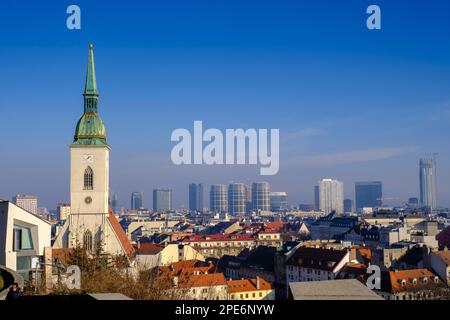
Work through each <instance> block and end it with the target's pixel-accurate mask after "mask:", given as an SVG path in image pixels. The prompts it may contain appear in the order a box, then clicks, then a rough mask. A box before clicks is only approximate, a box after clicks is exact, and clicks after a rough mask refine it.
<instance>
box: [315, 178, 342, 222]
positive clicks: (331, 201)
mask: <svg viewBox="0 0 450 320" xmlns="http://www.w3.org/2000/svg"><path fill="white" fill-rule="evenodd" d="M319 203H320V210H321V211H324V212H325V213H330V212H331V211H336V213H339V214H342V213H344V183H343V182H341V181H338V180H333V179H323V180H321V181H320V182H319Z"/></svg>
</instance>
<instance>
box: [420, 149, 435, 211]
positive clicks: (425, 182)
mask: <svg viewBox="0 0 450 320" xmlns="http://www.w3.org/2000/svg"><path fill="white" fill-rule="evenodd" d="M436 178H437V177H436V160H435V159H432V158H427V159H420V162H419V181H420V205H421V206H422V207H425V208H428V209H429V210H431V211H432V210H434V209H436V207H437V203H436V189H437V181H436Z"/></svg>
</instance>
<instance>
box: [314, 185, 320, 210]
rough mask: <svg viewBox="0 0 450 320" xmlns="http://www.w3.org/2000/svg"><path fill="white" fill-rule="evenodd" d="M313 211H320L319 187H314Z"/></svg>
mask: <svg viewBox="0 0 450 320" xmlns="http://www.w3.org/2000/svg"><path fill="white" fill-rule="evenodd" d="M314 207H315V208H314V209H315V210H317V211H319V210H320V189H319V186H314Z"/></svg>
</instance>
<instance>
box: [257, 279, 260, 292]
mask: <svg viewBox="0 0 450 320" xmlns="http://www.w3.org/2000/svg"><path fill="white" fill-rule="evenodd" d="M259 281H260V280H259V277H258V276H256V290H259V287H260V283H259Z"/></svg>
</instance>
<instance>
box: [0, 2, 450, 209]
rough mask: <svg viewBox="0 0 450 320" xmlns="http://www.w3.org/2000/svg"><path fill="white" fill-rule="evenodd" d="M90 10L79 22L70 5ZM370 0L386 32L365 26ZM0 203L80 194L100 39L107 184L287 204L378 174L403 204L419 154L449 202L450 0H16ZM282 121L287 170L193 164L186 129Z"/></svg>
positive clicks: (2, 20) (0, 80)
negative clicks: (222, 190)
mask: <svg viewBox="0 0 450 320" xmlns="http://www.w3.org/2000/svg"><path fill="white" fill-rule="evenodd" d="M70 4H77V5H79V6H80V8H81V17H82V21H81V27H82V29H81V30H75V31H70V30H68V29H67V28H66V21H65V20H66V17H67V14H66V8H67V6H69V5H70ZM370 4H377V5H379V6H380V7H381V11H382V30H380V31H369V30H368V29H367V28H366V18H367V14H366V13H365V11H366V8H367V6H368V5H370ZM0 6H1V7H3V8H0V39H1V41H0V70H1V72H0V75H1V76H0V88H1V91H0V92H1V94H0V111H1V114H2V121H1V124H2V125H1V127H0V133H1V138H0V146H1V150H2V152H1V157H0V197H2V198H10V197H11V196H12V195H14V194H17V193H26V194H36V195H38V196H39V197H40V204H41V205H43V206H47V207H49V208H54V207H55V206H56V203H57V202H58V201H68V198H69V149H68V145H69V144H70V143H71V141H72V138H73V133H74V129H75V125H76V122H77V120H78V118H79V117H80V115H81V113H82V107H83V102H82V96H81V93H82V90H83V86H84V76H85V69H86V62H87V46H88V44H89V43H91V42H92V43H93V44H94V50H95V62H96V72H97V82H98V88H99V91H100V103H99V111H100V115H101V117H102V119H103V121H104V123H105V125H106V129H107V134H108V142H109V143H110V144H111V146H112V153H111V188H112V189H113V190H114V191H115V192H117V193H118V198H119V203H120V205H123V206H129V197H130V193H131V192H132V191H136V190H139V191H144V196H145V199H144V204H145V205H147V206H150V205H151V190H152V189H153V188H156V187H171V188H173V189H174V200H175V201H174V205H175V206H180V205H187V185H188V183H190V182H204V183H205V184H211V183H229V182H231V181H243V182H251V181H254V180H267V181H269V182H270V183H271V188H272V190H274V191H287V192H288V194H289V199H290V202H291V203H292V204H298V203H311V202H312V200H313V189H312V188H313V185H314V184H315V183H316V181H318V180H319V179H322V178H326V177H331V178H336V179H339V180H342V181H344V184H345V193H346V196H347V197H350V198H354V190H353V183H354V182H355V181H360V180H372V179H374V180H381V181H383V183H384V194H385V197H391V198H399V199H398V200H391V202H394V203H398V202H399V201H400V200H405V199H406V198H407V197H410V196H417V195H418V160H419V158H420V157H422V156H425V155H427V154H430V153H433V152H437V153H439V154H438V174H439V180H438V183H439V186H438V187H439V188H438V189H439V194H438V202H439V203H440V204H441V205H445V206H450V199H449V194H450V183H449V182H448V181H450V168H449V166H448V163H450V150H449V148H448V145H449V144H448V140H449V138H450V19H449V17H448V12H450V3H449V2H448V1H437V0H435V1H425V0H423V1H406V0H396V1H380V0H376V1H364V0H348V1H324V0H316V1H300V0H297V1H284V0H280V1H274V0H271V1H261V0H259V1H253V0H231V1H230V0H229V1H212V0H208V1H178V0H177V1H137V0H129V1H117V2H114V3H112V2H111V1H70V2H69V1H58V2H55V1H12V2H8V3H7V4H6V3H4V2H3V3H2V4H0ZM194 120H202V121H203V125H204V127H206V128H211V127H213V128H219V129H223V130H224V129H225V128H279V129H280V136H281V140H280V152H281V155H280V171H279V173H278V175H276V176H272V177H261V176H259V166H244V167H242V166H231V167H221V166H213V167H207V166H182V167H176V166H174V165H173V164H172V163H171V161H170V151H171V148H172V147H173V145H174V144H173V143H172V142H171V141H170V135H171V132H172V131H173V130H174V129H176V128H188V129H191V130H192V127H193V121H194Z"/></svg>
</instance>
